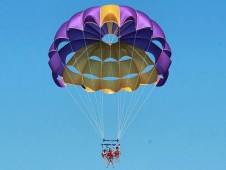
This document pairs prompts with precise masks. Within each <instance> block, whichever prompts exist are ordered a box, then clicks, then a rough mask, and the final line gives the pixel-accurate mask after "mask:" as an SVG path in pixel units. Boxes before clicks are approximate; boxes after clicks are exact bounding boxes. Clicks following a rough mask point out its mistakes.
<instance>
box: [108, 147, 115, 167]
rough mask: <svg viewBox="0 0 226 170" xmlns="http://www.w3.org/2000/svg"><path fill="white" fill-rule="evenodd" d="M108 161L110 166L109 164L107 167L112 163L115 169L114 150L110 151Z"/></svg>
mask: <svg viewBox="0 0 226 170" xmlns="http://www.w3.org/2000/svg"><path fill="white" fill-rule="evenodd" d="M107 159H108V164H107V167H108V166H109V165H110V163H111V164H112V167H113V168H114V162H113V159H114V153H113V151H112V149H111V148H110V149H109V150H108V153H107Z"/></svg>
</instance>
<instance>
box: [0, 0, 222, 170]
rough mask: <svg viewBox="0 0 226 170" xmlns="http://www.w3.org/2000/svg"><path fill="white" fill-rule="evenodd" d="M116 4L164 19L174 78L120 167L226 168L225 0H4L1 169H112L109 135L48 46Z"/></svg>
mask: <svg viewBox="0 0 226 170" xmlns="http://www.w3.org/2000/svg"><path fill="white" fill-rule="evenodd" d="M112 3H113V4H119V5H128V6H131V7H133V8H135V9H138V10H141V11H143V12H145V13H146V14H148V15H149V16H150V18H152V19H153V20H155V21H157V22H158V23H159V25H160V26H161V27H162V28H163V30H164V32H165V34H166V37H167V41H168V42H169V44H170V46H171V48H172V52H173V55H172V61H173V64H172V66H171V68H170V77H169V79H168V82H167V83H166V85H165V86H164V87H162V88H156V89H155V91H154V93H153V95H152V96H151V98H150V99H149V100H148V102H147V103H145V105H144V107H143V108H142V112H141V114H139V115H138V116H137V117H136V120H135V121H134V122H133V124H132V125H131V127H130V128H129V129H128V131H127V133H126V134H125V135H124V136H123V138H122V140H121V143H122V148H121V149H122V152H123V155H122V157H121V162H120V164H117V166H116V168H115V169H124V170H126V169H129V170H224V169H225V167H226V161H225V160H226V103H225V99H226V89H225V87H226V77H225V74H224V73H225V72H226V66H225V64H226V48H225V47H226V20H225V16H226V10H225V7H226V2H225V1H223V0H218V1H201V0H190V1H180V0H170V1H166V0H165V1H157V0H142V1H136V0H134V1H132V0H123V1H116V0H115V1H112V0H110V1H104V0H99V1H78V0H74V1H72V0H71V1H69V0H65V1H59V0H55V1H54V0H48V1H44V0H43V1H34V0H21V1H16V0H14V1H12V0H1V5H0V36H1V40H0V58H1V67H0V73H1V74H0V78H1V83H0V169H1V170H75V169H78V170H97V169H98V170H100V169H105V164H104V163H103V161H102V160H101V158H100V150H101V148H100V142H101V141H100V139H99V138H98V136H97V134H96V133H95V131H94V130H93V129H92V128H91V126H90V125H89V123H87V121H86V120H85V119H84V117H83V115H82V114H81V113H80V111H79V109H78V108H76V107H75V106H74V105H73V101H72V99H71V97H70V96H69V95H68V94H67V91H66V89H60V88H58V87H57V86H56V85H55V84H54V83H53V81H52V78H51V73H50V69H49V66H48V65H47V62H48V56H47V54H48V49H49V46H50V44H51V43H52V41H53V37H54V35H55V32H56V31H57V29H58V28H59V26H60V25H61V24H62V23H63V22H65V21H66V20H68V19H69V18H70V17H71V16H72V15H73V14H74V13H76V12H78V11H81V10H84V9H86V8H88V7H91V6H97V5H104V4H112ZM80 90H81V89H80ZM145 90H146V91H145V93H146V92H149V90H150V89H149V88H146V89H145ZM75 95H76V93H75ZM106 102H107V103H108V105H107V104H106V108H105V109H106V110H110V109H112V108H110V107H112V105H111V103H113V102H114V101H113V100H112V99H111V98H110V97H109V96H108V97H107V99H106ZM112 111H113V112H115V111H114V110H112ZM109 114H111V113H110V112H109ZM109 119H110V118H109ZM107 121H109V120H107ZM111 130H112V129H110V130H109V133H111Z"/></svg>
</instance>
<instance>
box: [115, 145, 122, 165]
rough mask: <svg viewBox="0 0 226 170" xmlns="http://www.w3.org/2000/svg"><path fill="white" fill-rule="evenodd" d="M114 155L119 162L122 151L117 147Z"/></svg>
mask: <svg viewBox="0 0 226 170" xmlns="http://www.w3.org/2000/svg"><path fill="white" fill-rule="evenodd" d="M114 155H115V159H116V161H117V162H119V156H120V155H121V151H120V149H119V147H118V146H117V147H116V149H115V151H114Z"/></svg>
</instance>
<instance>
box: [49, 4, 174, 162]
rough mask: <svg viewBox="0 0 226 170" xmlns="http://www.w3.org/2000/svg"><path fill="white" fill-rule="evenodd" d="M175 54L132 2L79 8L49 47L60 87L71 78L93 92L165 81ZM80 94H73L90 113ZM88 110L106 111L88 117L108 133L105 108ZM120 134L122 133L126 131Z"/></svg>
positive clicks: (115, 92)
mask: <svg viewBox="0 0 226 170" xmlns="http://www.w3.org/2000/svg"><path fill="white" fill-rule="evenodd" d="M170 57H171V50H170V47H169V44H168V43H167V42H166V38H165V35H164V33H163V31H162V29H161V28H160V27H159V25H158V24H157V23H156V22H155V21H153V20H152V19H150V18H149V17H148V16H147V15H146V14H145V13H143V12H141V11H138V10H134V9H133V8H131V7H128V6H119V5H105V6H100V7H92V8H89V9H86V10H84V11H82V12H79V13H76V14H75V15H73V16H72V17H71V18H70V19H69V20H68V21H66V22H65V23H64V24H63V25H62V26H61V27H60V28H59V30H58V31H57V33H56V35H55V38H54V42H53V43H52V45H51V47H50V50H49V66H50V68H51V71H52V77H53V80H54V82H55V83H56V85H57V86H59V87H66V86H67V85H68V84H70V85H75V86H81V87H82V88H83V89H84V90H85V91H87V92H94V93H97V92H98V91H102V92H104V93H106V94H117V93H118V92H120V91H126V92H134V91H135V90H137V89H138V88H139V87H140V86H142V85H149V84H154V86H157V87H160V86H163V85H164V84H165V82H166V80H167V78H168V75H169V67H170V65H171V59H170ZM69 94H70V95H71V92H69ZM78 95H80V92H79V91H78ZM102 95H103V94H102ZM72 97H73V96H72ZM76 99H77V96H76V97H73V100H75V102H76V104H77V107H78V108H79V109H80V110H81V111H82V112H83V113H84V114H85V116H86V111H84V110H83V108H82V107H81V106H80V104H79V102H78V101H77V100H76ZM89 100H90V98H88V99H85V100H84V101H83V102H86V101H87V102H89ZM102 100H103V98H101V99H100V103H101V101H102ZM90 103H92V101H91V102H90ZM97 103H98V101H97ZM102 103H103V102H102ZM120 106H121V105H120ZM87 110H89V111H90V113H93V112H98V113H100V112H101V113H100V116H99V117H98V116H96V117H95V115H92V114H90V115H91V118H90V119H88V120H91V121H90V122H91V124H92V125H93V126H94V127H96V130H97V131H98V132H99V134H100V136H101V138H103V137H104V132H103V127H104V126H103V124H101V123H99V122H98V121H97V120H100V121H102V120H103V115H102V112H103V109H102V110H101V109H99V110H98V109H97V111H96V110H95V109H93V108H92V107H91V106H90V107H89V108H87ZM128 115H129V114H128ZM119 118H120V116H119ZM123 120H124V119H123ZM125 120H127V119H125ZM119 122H120V123H123V121H121V120H120V121H119ZM126 123H127V122H125V124H126ZM122 127H127V126H122ZM122 132H124V131H122ZM118 134H119V135H118V136H117V138H120V134H123V133H121V132H120V133H118ZM108 162H109V163H111V161H108Z"/></svg>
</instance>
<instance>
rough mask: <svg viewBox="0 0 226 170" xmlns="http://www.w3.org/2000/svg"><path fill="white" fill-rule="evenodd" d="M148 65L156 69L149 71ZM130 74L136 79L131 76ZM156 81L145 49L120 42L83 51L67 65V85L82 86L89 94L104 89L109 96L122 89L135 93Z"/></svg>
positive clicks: (99, 45)
mask: <svg viewBox="0 0 226 170" xmlns="http://www.w3.org/2000/svg"><path fill="white" fill-rule="evenodd" d="M125 56H126V57H127V58H124V59H125V60H123V57H125ZM148 66H153V67H152V69H150V70H149V71H146V70H145V68H147V67H148ZM69 67H73V69H76V70H77V73H75V72H73V71H72V70H71V69H70V68H69ZM145 71H146V72H145ZM131 74H132V75H133V77H129V75H131ZM87 75H90V76H92V77H87ZM109 77H111V78H114V79H113V80H109V79H107V78H109ZM157 78H158V73H157V70H156V67H155V66H154V63H153V62H152V61H151V59H150V58H149V56H148V55H147V54H146V53H145V52H144V51H143V50H142V49H140V48H138V47H135V46H132V45H128V44H126V43H119V42H118V43H115V44H112V45H108V44H105V43H103V42H98V43H93V44H90V45H87V47H83V48H81V49H80V50H78V51H77V52H76V53H75V54H74V55H73V56H72V58H71V59H70V60H69V61H68V62H67V64H66V66H65V69H64V73H63V79H64V82H65V83H68V84H73V85H82V86H83V87H84V88H85V90H86V91H88V92H94V91H97V90H102V91H103V92H105V93H108V94H111V93H115V92H118V91H119V90H125V91H128V92H132V91H134V90H136V89H137V88H138V87H139V86H140V85H147V84H151V83H155V82H156V81H157ZM106 79H107V80H106Z"/></svg>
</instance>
